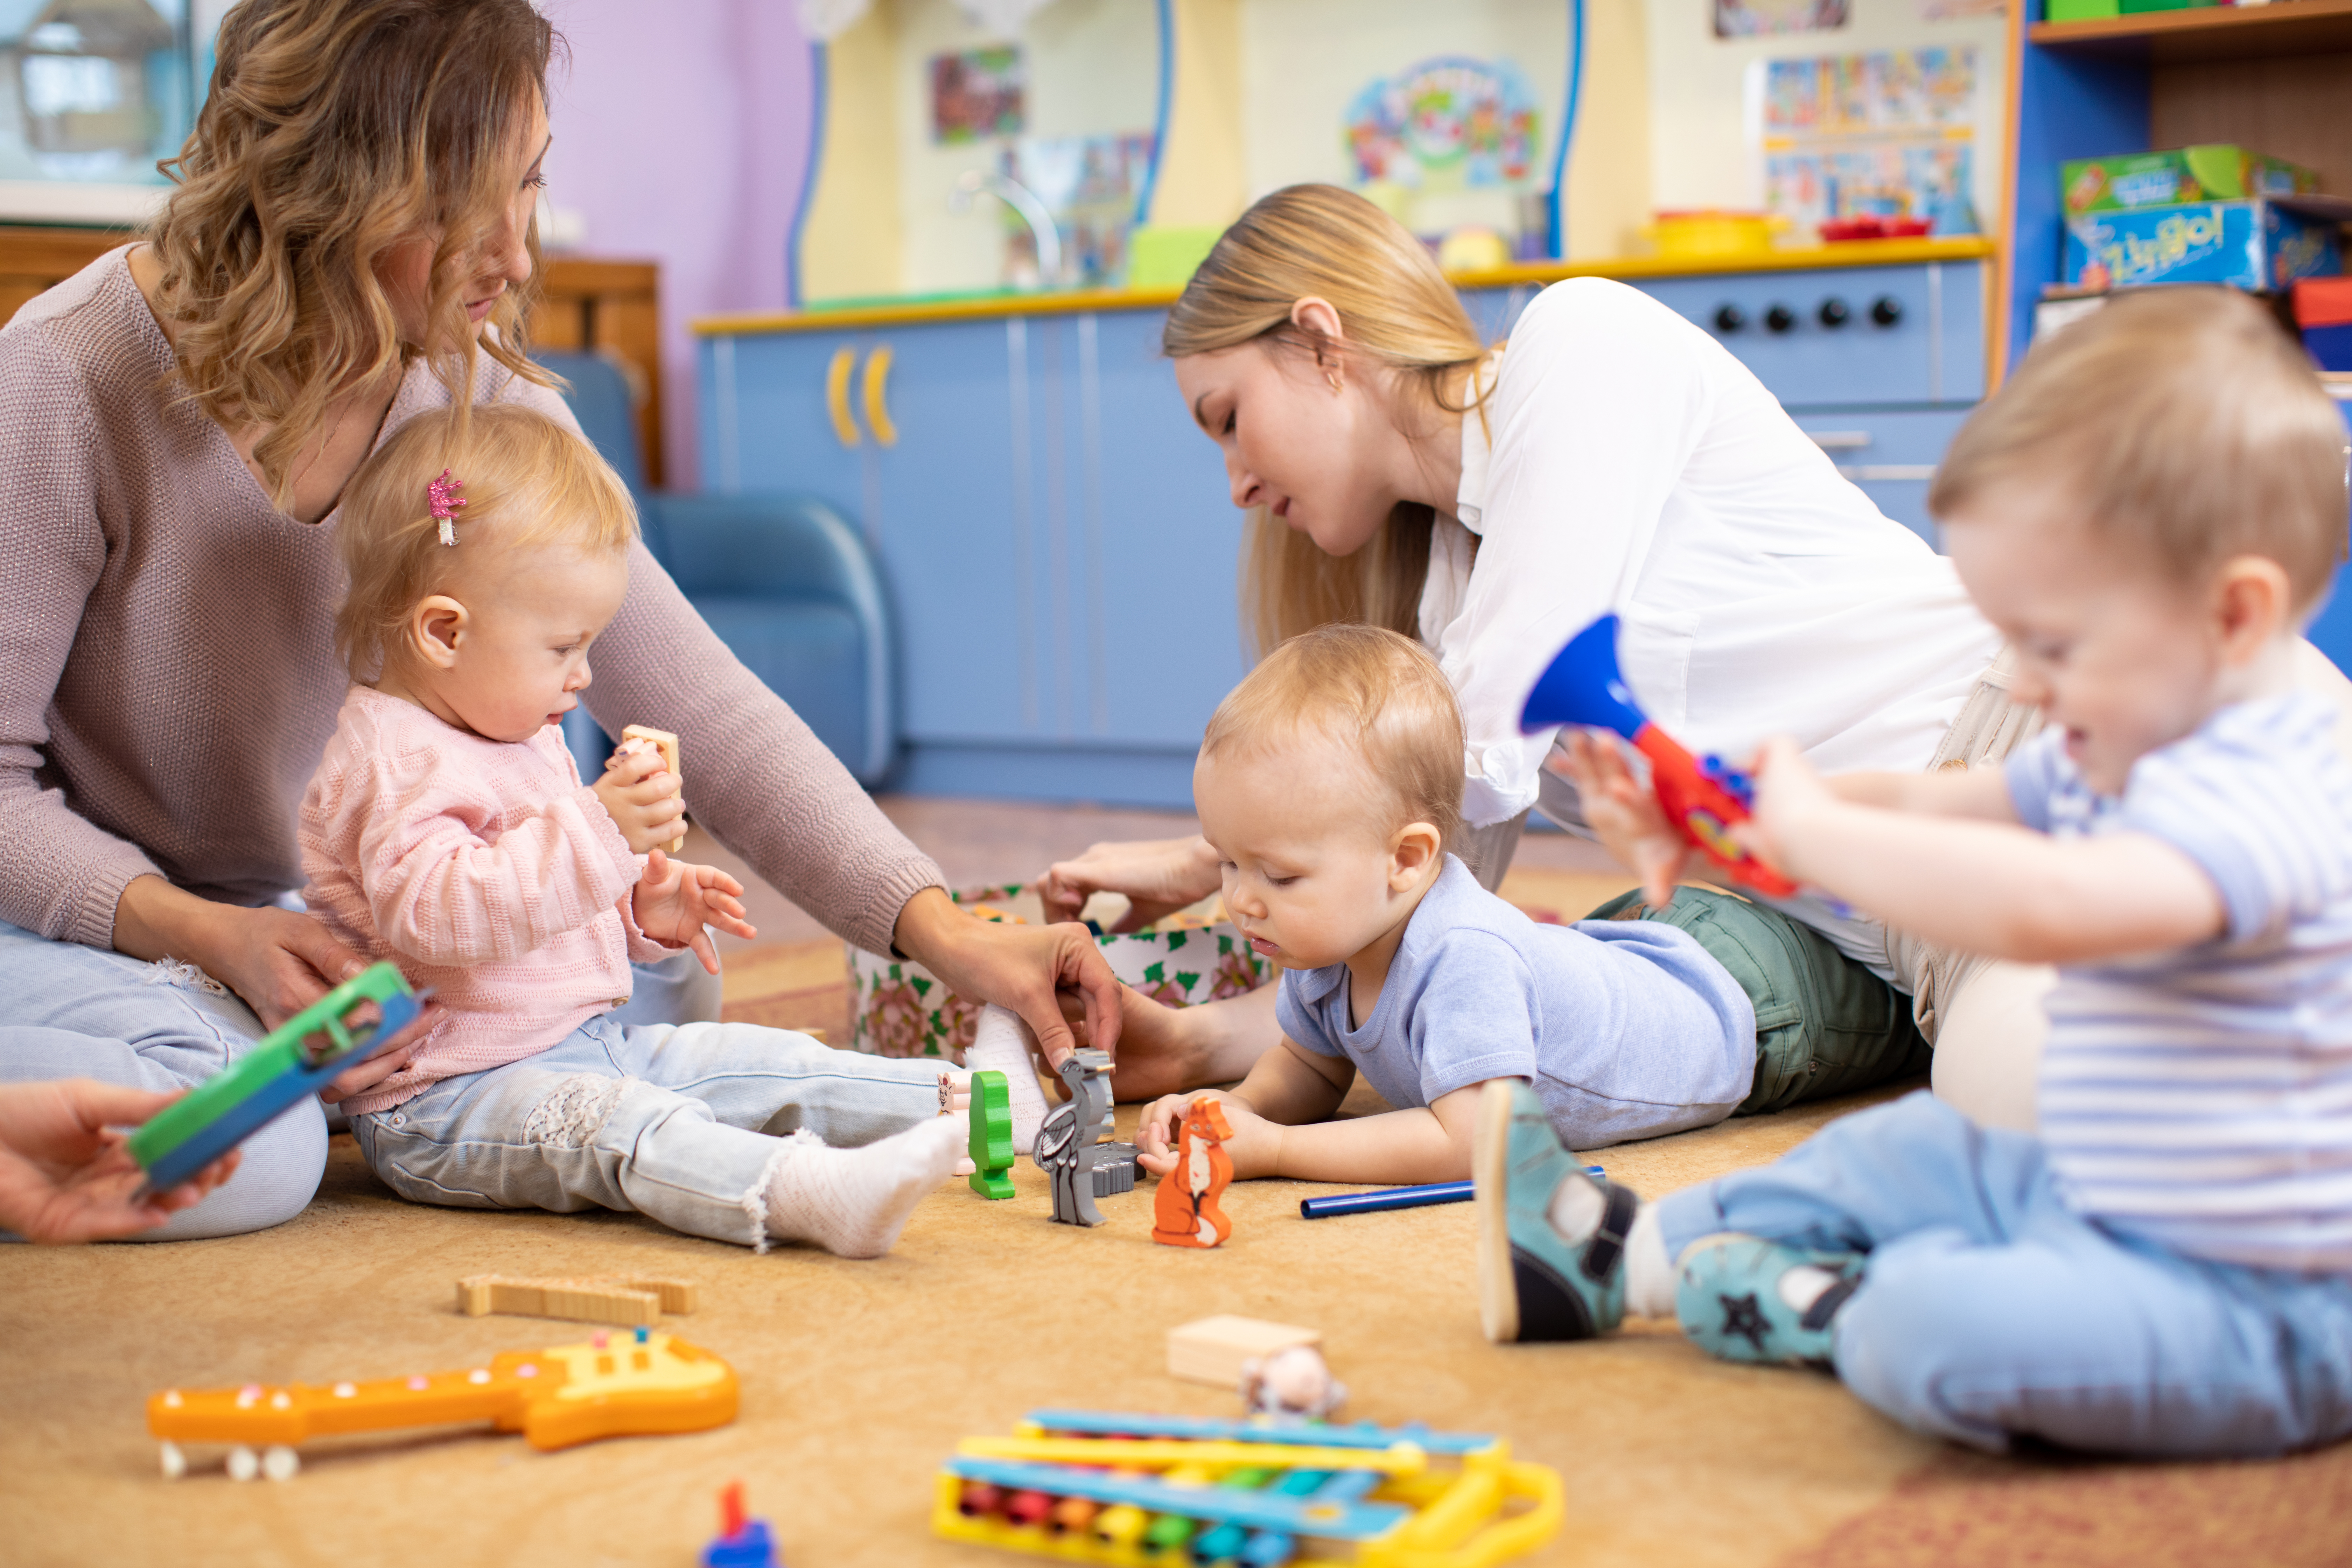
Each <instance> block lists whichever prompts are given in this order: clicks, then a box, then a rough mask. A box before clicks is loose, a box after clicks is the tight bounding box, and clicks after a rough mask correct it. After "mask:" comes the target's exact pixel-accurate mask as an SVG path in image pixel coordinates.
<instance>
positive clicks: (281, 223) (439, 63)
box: [147, 0, 559, 506]
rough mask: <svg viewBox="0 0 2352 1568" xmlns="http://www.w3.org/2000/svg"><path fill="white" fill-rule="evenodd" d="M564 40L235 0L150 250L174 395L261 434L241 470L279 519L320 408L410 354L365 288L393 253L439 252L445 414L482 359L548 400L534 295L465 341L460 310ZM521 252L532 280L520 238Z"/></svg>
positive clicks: (431, 310) (538, 24)
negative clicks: (532, 357) (530, 325)
mask: <svg viewBox="0 0 2352 1568" xmlns="http://www.w3.org/2000/svg"><path fill="white" fill-rule="evenodd" d="M558 44H559V40H558V38H557V37H556V34H555V32H554V30H553V28H551V26H549V25H548V22H547V19H546V18H545V17H543V16H541V15H540V14H539V12H538V11H537V10H535V9H534V8H533V7H532V5H530V0H244V4H242V5H238V6H237V7H236V9H234V10H232V11H231V12H229V14H228V15H227V16H226V17H225V18H223V20H222V22H221V27H220V35H219V38H218V41H217V43H216V45H215V53H216V58H217V62H218V63H217V64H216V66H215V68H214V71H213V79H212V87H211V89H210V91H209V93H208V94H207V96H206V98H205V106H204V110H203V112H202V113H200V114H199V115H198V116H197V117H196V125H195V130H194V132H192V133H191V134H190V135H189V137H188V140H187V142H185V143H184V145H183V146H182V147H181V149H180V153H179V156H178V157H176V158H173V159H169V160H166V161H165V162H164V163H163V164H162V165H160V166H161V167H162V169H163V172H164V173H165V174H169V175H171V176H172V177H173V179H174V180H175V181H176V182H177V188H176V189H175V190H174V191H173V193H172V195H171V198H170V200H169V202H168V203H167V204H166V205H165V206H164V208H163V214H162V215H161V216H159V217H157V218H156V219H155V221H154V223H153V224H152V226H151V227H150V228H149V230H148V233H147V243H148V244H149V245H150V246H151V247H153V250H154V254H155V258H156V260H157V261H158V262H159V263H160V264H161V266H162V269H163V282H162V287H161V289H159V290H158V296H157V300H156V305H157V309H158V310H159V311H160V312H161V313H162V314H163V316H164V318H165V319H166V320H168V321H170V322H171V324H172V326H173V350H174V353H175V354H176V357H177V359H178V363H179V372H180V376H181V378H182V380H183V381H184V384H185V389H186V393H187V395H188V396H189V397H190V398H192V399H193V400H194V403H195V404H196V405H197V406H198V407H199V408H202V409H203V410H204V411H205V414H206V415H207V416H210V417H211V418H213V419H214V420H215V421H216V422H217V423H218V424H220V425H221V426H223V427H225V428H227V429H231V430H235V429H238V428H242V427H245V426H255V425H260V426H268V434H267V435H265V436H264V437H262V438H261V441H260V443H259V444H258V445H257V447H255V449H254V458H255V461H256V462H257V463H258V464H259V466H260V468H261V472H262V475H263V479H264V481H265V483H266V486H267V488H268V490H269V493H270V498H271V500H273V501H275V502H277V503H278V505H280V506H284V505H285V504H287V501H288V499H289V493H290V491H291V489H292V485H293V465H294V459H295V457H296V455H297V454H298V453H299V452H300V451H301V450H302V449H303V447H305V446H306V445H308V444H310V442H312V441H314V440H315V439H316V438H317V437H318V435H319V428H320V424H321V423H322V422H323V420H324V418H325V415H326V410H327V407H328V405H330V404H331V403H333V402H334V401H335V399H336V398H338V397H340V396H341V395H344V394H346V393H349V392H351V391H352V390H354V389H356V388H358V387H361V386H364V385H366V384H369V383H370V382H372V381H374V380H376V379H377V378H379V377H381V376H383V375H384V374H387V373H389V372H393V371H395V370H397V369H399V368H400V367H402V366H404V365H405V364H406V363H408V362H409V361H411V360H413V359H414V358H415V357H416V356H417V355H418V354H420V353H423V352H424V350H423V348H422V347H421V346H420V345H418V344H415V343H404V342H402V341H401V337H400V330H399V325H398V323H397V321H395V319H394V314H393V310H392V305H391V302H390V301H389V300H387V299H386V298H385V295H384V289H383V283H382V282H381V281H380V280H379V279H377V277H376V264H377V263H378V262H379V261H380V260H382V259H383V257H384V256H385V254H386V253H387V252H388V251H390V250H392V249H393V248H394V247H396V246H397V245H399V244H400V243H401V242H402V241H404V240H407V239H411V238H414V237H416V236H418V235H422V234H432V235H435V236H436V244H435V247H434V253H433V265H432V273H431V279H432V282H431V288H430V291H429V300H428V305H427V320H428V321H430V322H431V323H432V326H433V331H432V332H431V334H430V339H429V341H432V342H450V343H460V344H463V345H464V347H463V349H462V351H459V352H453V353H448V354H446V356H444V363H439V364H436V367H435V369H436V374H439V375H440V376H441V378H442V380H443V381H444V382H445V383H446V384H447V385H448V387H449V391H450V396H451V397H452V399H453V400H454V401H456V402H457V404H458V405H461V406H463V405H467V404H469V403H470V402H471V401H472V383H473V376H474V367H475V364H476V363H477V362H476V355H477V353H488V355H489V356H490V357H491V358H492V359H494V360H496V361H498V362H499V363H500V364H502V365H504V366H506V367H507V368H508V369H509V370H510V371H512V372H514V373H515V374H518V375H521V376H524V377H526V378H528V379H530V380H532V381H535V382H539V383H541V384H551V378H550V377H549V376H548V375H547V374H545V373H544V372H541V371H540V370H538V369H536V368H535V367H534V366H532V365H531V364H530V361H529V360H528V359H527V358H526V357H525V352H524V351H525V345H524V340H523V332H522V314H523V310H524V309H525V308H526V306H527V304H528V300H527V299H525V298H523V297H520V293H519V291H518V290H515V289H509V290H508V291H507V292H506V293H505V294H503V295H501V296H500V297H499V302H498V304H497V306H496V307H495V308H494V309H493V310H492V311H491V312H490V316H489V322H490V324H491V325H493V326H495V327H496V328H497V331H496V332H495V333H478V332H477V331H476V330H475V329H474V328H473V326H472V324H471V323H470V322H468V321H467V319H466V313H465V303H464V301H463V300H462V299H461V298H460V297H459V296H460V291H461V290H462V289H463V287H464V285H465V283H466V282H467V277H466V276H465V270H466V269H465V263H466V261H467V258H469V257H470V256H472V255H473V254H475V253H476V252H477V251H478V247H479V246H480V244H481V242H482V239H483V237H484V236H485V235H486V234H487V233H488V231H489V229H490V227H491V226H492V225H493V224H494V223H495V222H497V221H498V220H499V217H500V215H502V213H503V211H504V208H505V205H506V204H507V203H508V202H509V201H511V200H512V199H513V197H514V195H515V193H514V192H512V191H509V190H507V189H505V188H504V186H505V183H506V180H507V177H508V175H509V172H510V170H511V167H512V161H513V158H514V153H515V149H516V147H517V146H518V144H519V143H520V140H521V138H522V135H523V133H524V129H525V127H526V126H527V125H528V124H529V122H530V106H531V103H532V101H533V96H534V95H536V98H537V100H538V101H539V102H541V103H542V104H543V103H544V102H545V101H546V97H547V68H548V62H549V60H550V58H551V56H552V54H553V52H554V50H555V48H556V47H558ZM527 243H528V245H529V246H530V256H531V261H532V272H533V276H534V278H535V277H536V276H537V270H538V260H539V236H538V231H537V227H536V226H535V225H534V226H533V227H532V229H531V231H530V234H529V235H528V236H527ZM485 338H487V340H488V341H483V340H484V339H485Z"/></svg>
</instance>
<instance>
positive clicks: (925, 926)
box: [891, 888, 1120, 1068]
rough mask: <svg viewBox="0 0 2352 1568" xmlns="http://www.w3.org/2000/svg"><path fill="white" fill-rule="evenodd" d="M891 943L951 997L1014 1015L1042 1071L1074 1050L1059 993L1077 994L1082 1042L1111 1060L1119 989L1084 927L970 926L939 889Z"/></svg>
mask: <svg viewBox="0 0 2352 1568" xmlns="http://www.w3.org/2000/svg"><path fill="white" fill-rule="evenodd" d="M891 942H892V945H894V946H895V947H897V948H898V951H899V952H903V953H905V954H906V955H907V956H908V957H909V958H911V959H913V960H914V961H915V962H916V963H919V964H921V965H923V966H924V967H925V968H926V969H929V971H930V972H931V973H933V974H936V975H938V976H939V977H940V984H943V985H945V986H946V987H947V988H948V989H949V990H950V991H952V992H954V993H955V994H957V995H959V996H961V997H964V998H966V999H968V1000H971V1001H974V1002H993V1003H995V1004H996V1005H999V1006H1001V1007H1010V1008H1011V1009H1012V1010H1013V1011H1014V1012H1015V1013H1018V1014H1020V1015H1021V1019H1022V1022H1024V1023H1025V1024H1027V1025H1028V1026H1029V1028H1030V1032H1031V1033H1033V1034H1034V1035H1035V1036H1036V1037H1037V1044H1038V1047H1040V1048H1041V1049H1042V1050H1044V1052H1045V1063H1046V1065H1047V1066H1048V1067H1051V1068H1058V1067H1060V1066H1061V1065H1062V1062H1063V1061H1064V1060H1065V1059H1066V1058H1067V1057H1068V1056H1069V1054H1070V1052H1071V1051H1073V1050H1075V1049H1076V1047H1077V1043H1078V1042H1077V1037H1076V1035H1074V1034H1073V1033H1072V1032H1071V1029H1070V1026H1069V1025H1067V1024H1066V1023H1064V1022H1063V1021H1062V1008H1061V1004H1060V1002H1059V1000H1058V995H1059V993H1061V992H1063V991H1075V992H1076V993H1077V994H1078V998H1079V1001H1080V1004H1081V1006H1082V1008H1083V1010H1084V1012H1085V1015H1086V1027H1087V1042H1088V1043H1089V1044H1090V1045H1092V1046H1093V1047H1095V1048H1096V1049H1097V1050H1101V1051H1106V1052H1108V1053H1110V1054H1111V1055H1112V1056H1114V1057H1116V1056H1117V1054H1118V1031H1119V1019H1120V1014H1119V991H1120V986H1119V984H1118V978H1117V977H1116V976H1115V975H1113V974H1112V973H1111V972H1110V964H1109V963H1108V962H1106V961H1105V960H1104V958H1103V955H1102V949H1100V948H1098V947H1097V946H1096V945H1095V939H1094V933H1093V932H1092V931H1088V930H1087V928H1086V927H1084V926H1082V925H1049V926H1031V925H1001V924H998V923H997V922H996V921H981V920H974V919H972V917H971V916H970V915H968V914H966V913H965V912H964V911H963V910H960V909H958V908H957V907H956V905H955V903H954V901H953V900H950V898H949V897H948V896H947V893H946V892H945V891H944V890H943V889H939V888H925V889H923V890H922V891H921V892H919V893H917V894H916V895H915V896H914V897H913V898H911V899H908V900H907V903H906V907H905V908H904V909H901V910H899V911H898V926H897V929H896V930H895V931H893V932H892V934H891Z"/></svg>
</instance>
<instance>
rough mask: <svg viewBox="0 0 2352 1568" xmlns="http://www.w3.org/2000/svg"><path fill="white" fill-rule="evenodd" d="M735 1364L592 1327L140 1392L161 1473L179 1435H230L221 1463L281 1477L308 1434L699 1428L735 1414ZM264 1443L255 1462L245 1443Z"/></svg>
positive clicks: (555, 1435)
mask: <svg viewBox="0 0 2352 1568" xmlns="http://www.w3.org/2000/svg"><path fill="white" fill-rule="evenodd" d="M736 1399H737V1384H736V1381H735V1369H734V1368H733V1367H731V1366H729V1365H728V1364H727V1363H725V1362H723V1361H721V1360H719V1358H718V1357H717V1356H715V1355H713V1354H711V1353H710V1352H709V1351H706V1350H703V1349H700V1348H699V1347H698V1346H695V1345H690V1344H688V1343H687V1342H685V1341H684V1340H681V1339H675V1338H673V1337H671V1336H670V1335H668V1334H665V1333H658V1332H656V1331H652V1330H649V1329H642V1328H641V1329H639V1330H637V1331H635V1334H634V1335H618V1336H616V1335H614V1334H609V1333H599V1334H597V1335H595V1336H594V1337H593V1339H591V1340H590V1341H589V1342H588V1343H586V1344H584V1345H556V1346H552V1347H551V1348H549V1349H547V1350H537V1351H510V1352H507V1353H506V1354H504V1355H501V1356H497V1357H495V1358H493V1359H492V1360H491V1361H490V1363H488V1365H486V1366H476V1367H470V1368H467V1369H465V1370H463V1371H458V1372H436V1373H419V1374H417V1375H415V1376H413V1377H385V1378H378V1379H376V1380H374V1381H373V1382H369V1383H336V1384H306V1383H291V1384H279V1385H277V1386H271V1385H268V1384H258V1383H249V1384H246V1385H245V1386H244V1387H242V1388H211V1389H179V1388H167V1389H165V1390H164V1391H163V1393H161V1394H156V1395H154V1396H153V1397H152V1398H151V1399H149V1400H148V1401H147V1430H148V1431H150V1432H152V1433H153V1434H154V1435H155V1436H157V1437H158V1438H160V1439H162V1441H163V1474H164V1475H165V1477H167V1478H170V1479H177V1478H178V1477H180V1476H182V1475H184V1474H185V1473H186V1471H187V1468H188V1463H187V1459H186V1457H185V1456H184V1455H183V1454H182V1452H181V1451H180V1445H181V1444H183V1443H227V1444H232V1445H234V1447H231V1448H230V1450H229V1455H228V1473H229V1475H230V1476H231V1477H232V1478H233V1479H236V1480H241V1481H242V1480H250V1479H253V1477H254V1475H255V1474H256V1473H257V1472H260V1473H266V1474H267V1475H268V1477H269V1479H272V1480H279V1481H282V1480H290V1479H293V1476H294V1474H295V1472H296V1471H298V1470H299V1469H300V1468H301V1463H302V1462H301V1459H300V1458H299V1456H298V1455H297V1454H296V1453H295V1451H294V1450H295V1448H296V1447H298V1446H299V1445H300V1444H303V1443H306V1442H308V1441H310V1439H311V1438H313V1437H328V1436H338V1435H340V1434H343V1433H349V1432H385V1431H393V1430H396V1429H398V1428H400V1427H404V1426H451V1425H456V1424H459V1423H464V1422H469V1421H487V1422H488V1423H490V1425H491V1427H492V1429H493V1430H496V1431H499V1432H520V1433H521V1434H522V1435H523V1437H524V1439H525V1440H526V1441H527V1442H529V1443H530V1446H531V1447H534V1448H540V1449H551V1448H568V1447H572V1445H573V1444H575V1443H587V1442H593V1440H595V1439H596V1438H599V1437H620V1436H656V1435H659V1434H662V1433H668V1432H701V1431H706V1430H708V1429H709V1428H710V1427H713V1426H725V1425H726V1424H727V1423H728V1422H730V1421H732V1420H734V1419H735V1405H736ZM257 1445H262V1446H266V1447H265V1451H264V1455H263V1458H261V1459H260V1460H259V1461H258V1462H257V1461H256V1460H255V1458H254V1453H253V1449H254V1447H255V1446H257Z"/></svg>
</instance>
